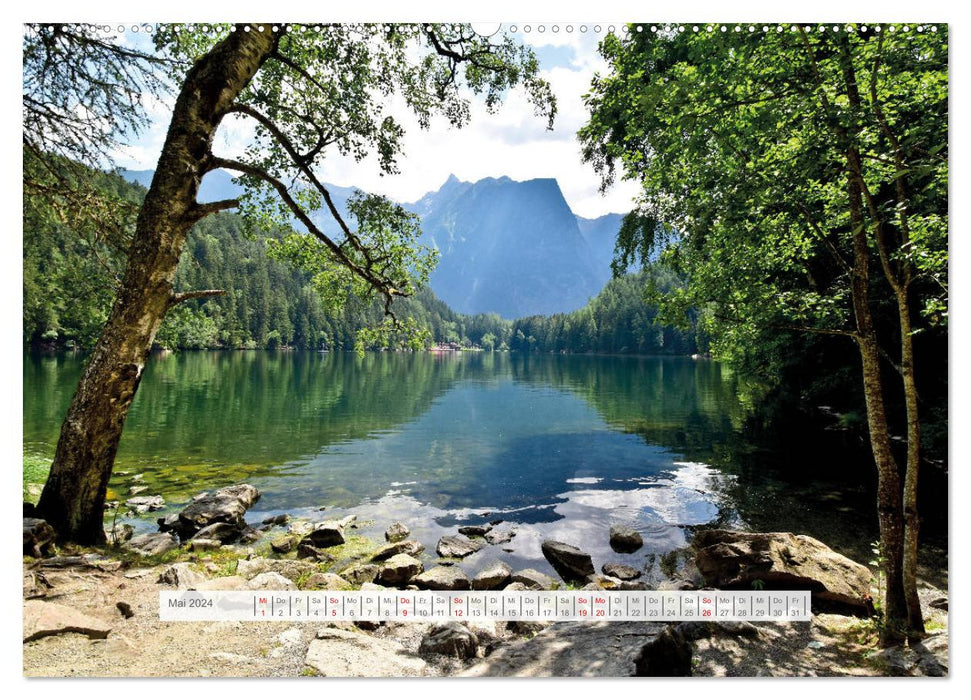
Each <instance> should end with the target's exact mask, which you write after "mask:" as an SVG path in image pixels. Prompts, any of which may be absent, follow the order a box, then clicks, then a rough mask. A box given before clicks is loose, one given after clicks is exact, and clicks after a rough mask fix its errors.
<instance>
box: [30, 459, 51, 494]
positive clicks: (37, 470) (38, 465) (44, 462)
mask: <svg viewBox="0 0 971 700" xmlns="http://www.w3.org/2000/svg"><path fill="white" fill-rule="evenodd" d="M51 461H52V460H51V459H50V458H48V457H44V456H42V455H39V454H25V455H24V500H25V501H30V502H31V503H36V502H37V499H38V498H39V497H40V491H41V489H43V488H44V482H45V481H47V475H48V474H49V473H50V471H51Z"/></svg>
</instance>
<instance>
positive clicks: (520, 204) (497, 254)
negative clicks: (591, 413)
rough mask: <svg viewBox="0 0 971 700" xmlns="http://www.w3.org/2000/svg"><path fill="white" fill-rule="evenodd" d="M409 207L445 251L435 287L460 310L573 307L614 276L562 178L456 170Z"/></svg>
mask: <svg viewBox="0 0 971 700" xmlns="http://www.w3.org/2000/svg"><path fill="white" fill-rule="evenodd" d="M408 206H409V208H410V209H412V210H413V211H415V212H416V213H418V214H419V215H421V217H422V228H423V231H424V236H425V238H426V243H427V244H429V245H434V246H436V247H438V249H439V250H440V251H441V254H442V257H441V262H440V263H439V265H438V268H437V269H436V270H435V272H434V273H433V274H432V288H433V289H434V290H435V293H436V294H438V295H439V296H440V297H441V298H442V299H443V300H444V301H445V302H446V303H448V304H449V305H450V306H451V307H452V308H454V309H455V310H456V311H461V312H463V313H480V312H495V313H498V314H500V315H501V316H504V317H506V318H518V317H522V316H529V315H533V314H551V313H556V312H560V311H572V310H574V309H577V308H580V307H581V306H583V305H584V304H585V303H586V302H587V300H588V299H589V298H590V297H591V296H593V295H595V294H596V293H597V292H598V291H599V290H600V289H601V287H602V286H603V284H604V283H605V282H606V279H607V277H608V276H609V262H608V263H607V264H606V265H602V264H600V262H599V260H598V257H602V256H598V255H595V254H594V251H593V250H592V249H591V247H590V245H589V244H588V242H587V240H586V239H585V238H584V237H583V235H582V234H581V232H580V228H579V225H578V220H577V217H576V216H575V215H574V214H573V212H572V211H570V207H569V205H568V204H567V202H566V200H565V199H564V198H563V193H562V192H561V191H560V188H559V185H558V184H557V182H556V180H553V179H537V180H528V181H526V182H515V181H513V180H510V179H509V178H507V177H502V178H498V179H495V178H486V179H484V180H480V181H478V182H475V183H468V182H460V181H459V180H458V179H456V178H455V177H454V176H452V177H450V178H449V179H448V181H447V182H446V183H445V184H444V185H443V186H442V188H441V189H440V190H438V191H437V192H433V193H429V194H427V195H425V197H423V198H422V199H420V200H419V201H417V202H415V203H413V204H411V205H408ZM601 268H602V269H601Z"/></svg>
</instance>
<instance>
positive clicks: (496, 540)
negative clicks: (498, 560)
mask: <svg viewBox="0 0 971 700" xmlns="http://www.w3.org/2000/svg"><path fill="white" fill-rule="evenodd" d="M515 536H516V533H515V531H513V530H510V529H508V528H506V529H505V530H489V532H487V533H485V540H486V542H488V543H489V544H506V542H510V541H511V540H512V538H513V537H515Z"/></svg>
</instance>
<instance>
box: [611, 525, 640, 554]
mask: <svg viewBox="0 0 971 700" xmlns="http://www.w3.org/2000/svg"><path fill="white" fill-rule="evenodd" d="M610 546H611V548H612V549H613V550H614V551H615V552H628V553H629V552H636V551H637V550H638V549H640V548H641V547H643V546H644V538H643V537H641V533H639V532H638V531H637V530H635V529H634V528H632V527H628V526H627V525H611V526H610Z"/></svg>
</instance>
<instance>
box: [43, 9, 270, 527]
mask: <svg viewBox="0 0 971 700" xmlns="http://www.w3.org/2000/svg"><path fill="white" fill-rule="evenodd" d="M278 37H279V34H278V33H277V32H272V31H271V28H270V26H268V25H264V26H262V27H257V26H255V25H254V26H251V27H250V28H249V29H248V30H244V28H243V27H242V26H241V27H238V30H237V31H235V32H233V33H231V34H230V35H229V36H228V37H227V38H226V39H225V40H224V41H222V42H220V43H219V44H218V45H216V47H215V48H214V49H213V50H212V51H211V52H210V53H208V54H207V55H206V56H204V57H203V58H201V59H200V60H199V61H198V62H197V63H196V64H195V65H194V66H193V67H192V68H191V70H190V71H189V72H188V74H187V75H186V78H185V81H184V83H183V86H182V89H181V92H180V94H179V96H178V99H177V100H176V103H175V109H174V111H173V114H172V121H171V123H170V125H169V130H168V135H167V137H166V140H165V144H164V146H163V148H162V153H161V156H160V158H159V161H158V166H157V168H156V171H155V177H154V178H153V180H152V184H151V187H149V190H148V194H147V195H146V196H145V201H144V204H143V205H142V208H141V211H140V213H139V216H138V220H137V224H136V228H135V236H134V240H133V242H132V245H131V248H130V250H129V253H128V262H127V268H126V270H125V276H124V279H123V280H122V283H121V286H120V288H119V289H118V293H117V296H116V298H115V303H114V306H113V307H112V309H111V314H110V315H109V317H108V321H107V323H106V324H105V327H104V330H103V331H102V333H101V337H100V338H99V339H98V342H97V344H96V346H95V348H94V351H93V353H92V355H91V358H90V359H89V361H88V365H87V367H86V368H85V370H84V373H83V375H82V376H81V381H80V383H79V384H78V388H77V391H76V393H75V394H74V398H73V400H72V401H71V405H70V408H69V409H68V413H67V417H66V418H65V420H64V424H63V426H62V427H61V435H60V439H59V441H58V443H57V450H56V452H55V455H54V462H53V464H52V465H51V473H50V476H49V478H48V480H47V483H46V484H45V486H44V491H43V493H42V494H41V498H40V502H39V503H38V510H39V511H40V514H41V515H42V517H44V518H45V519H46V520H47V521H48V522H49V523H50V524H51V525H52V526H53V527H54V529H55V530H56V531H57V536H58V539H59V540H60V541H71V542H76V543H79V544H98V543H102V542H104V541H105V534H104V504H105V494H106V492H107V486H108V479H109V477H110V476H111V469H112V466H113V464H114V459H115V454H116V452H117V450H118V444H119V442H120V440H121V434H122V428H123V427H124V423H125V418H126V417H127V415H128V409H129V408H130V406H131V403H132V399H134V397H135V392H136V391H137V390H138V384H139V381H140V380H141V377H142V372H143V370H144V367H145V362H146V360H147V359H148V355H149V352H150V350H151V347H152V342H153V340H154V338H155V333H156V331H158V327H159V324H161V322H162V319H163V318H164V316H165V313H166V311H168V309H169V308H171V307H172V306H173V305H174V304H176V303H178V302H179V301H182V300H183V299H184V298H188V297H193V296H200V295H201V294H199V293H188V294H186V295H177V294H174V293H173V287H172V284H173V280H174V278H175V273H176V269H177V267H178V264H179V258H180V256H181V253H182V248H183V245H184V244H185V239H186V236H187V234H188V232H189V229H190V228H192V225H193V224H195V223H196V222H197V221H198V220H199V219H201V218H202V217H204V216H206V215H207V214H209V213H212V212H214V211H218V210H219V209H223V208H228V207H230V206H233V205H234V203H233V202H215V203H212V204H205V205H200V204H198V203H197V202H196V194H197V193H198V190H199V184H200V182H201V180H202V176H203V175H204V174H205V173H206V171H207V170H208V169H209V166H210V163H209V162H208V161H209V159H210V158H211V145H212V139H213V136H214V134H215V132H216V129H217V128H218V126H219V124H220V121H221V120H222V118H223V117H224V116H225V114H226V113H227V111H228V110H229V109H230V107H231V106H232V105H233V103H234V102H235V100H236V98H237V96H238V95H239V94H240V92H241V91H242V90H243V89H244V88H245V87H246V86H247V85H248V84H249V82H250V80H251V79H252V78H253V76H254V75H255V74H256V72H257V71H258V70H259V69H260V67H261V66H262V65H263V62H264V61H265V60H266V59H267V57H268V56H269V55H270V53H271V52H272V51H273V50H274V48H275V47H276V44H277V41H278Z"/></svg>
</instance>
